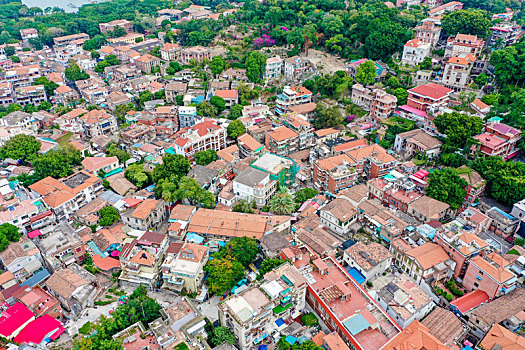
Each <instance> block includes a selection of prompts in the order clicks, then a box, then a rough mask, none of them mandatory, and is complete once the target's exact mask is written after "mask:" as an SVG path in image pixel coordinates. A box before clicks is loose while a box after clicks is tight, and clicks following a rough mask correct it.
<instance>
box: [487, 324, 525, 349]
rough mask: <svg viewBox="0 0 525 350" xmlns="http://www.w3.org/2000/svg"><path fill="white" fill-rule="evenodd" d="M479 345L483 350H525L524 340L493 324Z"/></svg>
mask: <svg viewBox="0 0 525 350" xmlns="http://www.w3.org/2000/svg"><path fill="white" fill-rule="evenodd" d="M480 345H481V346H482V347H483V349H500V350H520V349H525V338H524V337H522V336H519V335H518V334H516V333H514V332H511V331H509V330H508V329H507V328H505V327H503V326H501V325H499V324H495V325H494V326H492V328H491V329H490V330H489V331H488V333H487V335H485V338H483V341H482V342H481V344H480Z"/></svg>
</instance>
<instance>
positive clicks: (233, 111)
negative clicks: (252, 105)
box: [228, 104, 244, 120]
mask: <svg viewBox="0 0 525 350" xmlns="http://www.w3.org/2000/svg"><path fill="white" fill-rule="evenodd" d="M243 109H244V106H243V105H240V104H235V105H233V106H231V107H230V113H229V114H228V119H230V120H235V119H239V118H240V117H242V110H243Z"/></svg>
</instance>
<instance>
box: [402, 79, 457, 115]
mask: <svg viewBox="0 0 525 350" xmlns="http://www.w3.org/2000/svg"><path fill="white" fill-rule="evenodd" d="M452 91H453V90H452V89H449V88H447V87H444V86H442V85H439V84H436V83H430V84H426V85H419V86H416V87H415V88H412V89H410V90H408V100H407V105H408V106H410V107H413V108H416V109H418V110H420V111H426V110H427V109H428V108H429V107H439V106H444V105H446V104H447V103H448V101H449V99H450V98H449V96H450V94H451V93H452Z"/></svg>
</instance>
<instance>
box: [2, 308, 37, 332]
mask: <svg viewBox="0 0 525 350" xmlns="http://www.w3.org/2000/svg"><path fill="white" fill-rule="evenodd" d="M6 304H7V303H6ZM34 319H35V315H34V314H33V313H32V312H31V310H29V309H28V308H27V307H26V306H25V305H24V304H22V303H20V302H16V303H14V304H13V305H9V304H7V305H6V306H5V309H3V310H2V315H1V316H0V336H2V337H3V338H6V339H8V340H12V339H13V338H15V337H16V336H18V335H19V334H20V333H21V332H22V331H23V330H24V328H26V327H27V325H29V324H30V323H31V322H32V321H33V320H34Z"/></svg>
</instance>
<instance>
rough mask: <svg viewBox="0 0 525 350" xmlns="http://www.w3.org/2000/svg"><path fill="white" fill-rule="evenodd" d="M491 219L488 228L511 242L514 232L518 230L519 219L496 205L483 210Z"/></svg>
mask: <svg viewBox="0 0 525 350" xmlns="http://www.w3.org/2000/svg"><path fill="white" fill-rule="evenodd" d="M485 214H486V215H487V216H488V217H489V218H491V219H492V221H491V223H490V227H489V230H490V231H492V232H494V233H495V234H497V235H498V236H501V237H503V238H505V239H506V240H508V241H510V242H513V241H514V234H515V233H516V232H517V231H518V230H519V228H520V223H521V220H520V219H517V218H515V217H514V216H512V215H510V214H507V213H506V212H504V211H503V210H501V209H500V208H498V207H492V208H490V209H489V210H487V211H486V212H485Z"/></svg>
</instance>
